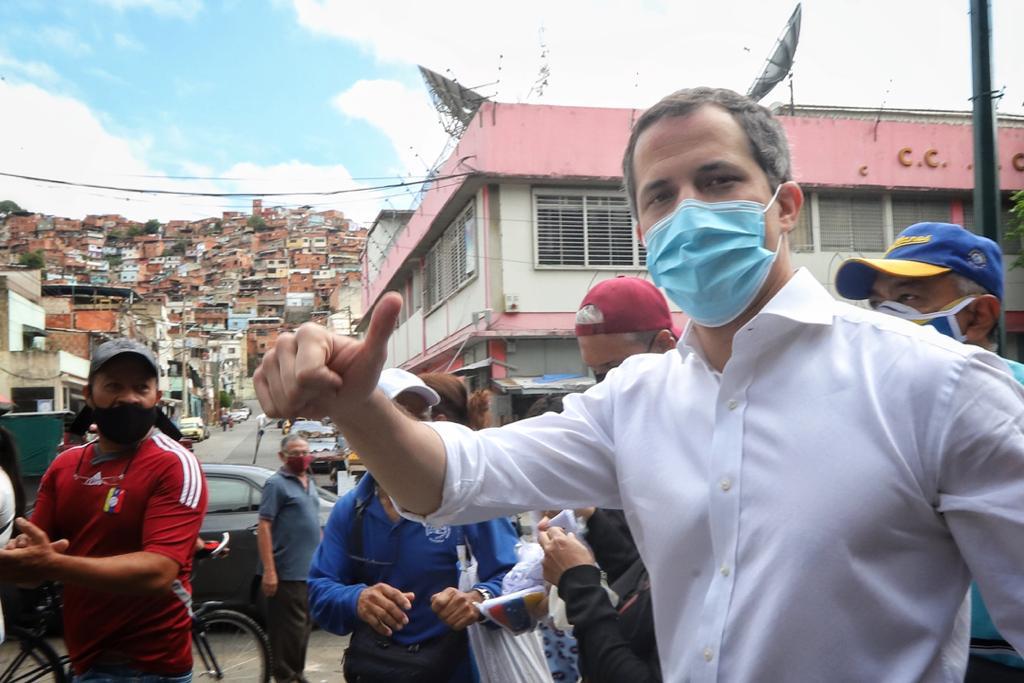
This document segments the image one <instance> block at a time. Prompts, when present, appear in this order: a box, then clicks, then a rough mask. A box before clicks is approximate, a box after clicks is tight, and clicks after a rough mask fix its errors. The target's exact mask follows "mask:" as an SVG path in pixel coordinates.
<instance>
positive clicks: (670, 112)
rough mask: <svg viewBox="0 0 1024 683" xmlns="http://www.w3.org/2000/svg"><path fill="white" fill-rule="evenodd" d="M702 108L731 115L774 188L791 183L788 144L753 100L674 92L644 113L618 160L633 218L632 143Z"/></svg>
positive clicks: (717, 92) (705, 91) (713, 91)
mask: <svg viewBox="0 0 1024 683" xmlns="http://www.w3.org/2000/svg"><path fill="white" fill-rule="evenodd" d="M704 105H714V106H717V107H720V108H722V109H724V110H725V111H727V112H729V113H730V114H732V116H733V118H734V119H736V123H738V124H740V127H741V128H743V131H744V132H745V133H746V134H747V139H748V140H749V141H750V151H751V152H752V153H753V155H754V159H755V160H756V161H757V164H758V166H760V167H761V169H762V170H763V171H764V172H765V175H767V176H768V182H769V183H770V184H771V185H772V188H773V189H774V188H775V186H776V185H779V184H780V183H784V182H786V181H788V180H792V179H793V171H792V166H791V163H790V158H789V144H788V143H787V142H786V134H785V132H784V131H783V130H782V126H781V125H779V122H778V121H777V120H775V118H774V117H773V116H772V113H771V112H770V111H768V109H766V108H765V107H762V106H761V105H759V104H758V103H757V102H755V101H754V100H752V99H750V98H749V97H746V96H745V95H740V94H739V93H736V92H733V91H732V90H726V89H724V88H687V89H684V90H677V91H676V92H674V93H672V94H671V95H669V96H667V97H665V98H663V99H662V100H661V101H660V102H658V103H657V104H655V105H654V106H653V107H651V108H650V109H648V110H647V111H645V112H644V113H643V114H642V115H641V116H640V118H639V119H637V122H636V124H635V125H634V126H633V132H632V133H631V134H630V136H629V144H627V145H626V153H625V155H624V156H623V158H622V177H623V179H624V181H625V185H626V198H627V200H628V201H629V210H630V211H631V212H632V213H633V218H636V217H637V197H636V191H637V187H636V178H635V176H634V174H635V170H636V169H634V168H633V162H634V159H633V157H634V154H635V153H636V141H637V138H639V137H640V134H641V133H643V132H644V131H645V130H647V129H648V128H650V127H651V126H653V125H654V124H655V123H657V122H658V121H660V120H661V119H666V118H673V117H678V116H688V115H690V114H692V113H693V112H695V111H696V110H697V109H699V108H700V107H703V106H704Z"/></svg>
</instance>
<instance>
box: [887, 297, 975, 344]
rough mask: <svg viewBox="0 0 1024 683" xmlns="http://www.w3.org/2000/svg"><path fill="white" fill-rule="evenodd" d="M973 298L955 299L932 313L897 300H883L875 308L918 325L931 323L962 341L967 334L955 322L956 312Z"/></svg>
mask: <svg viewBox="0 0 1024 683" xmlns="http://www.w3.org/2000/svg"><path fill="white" fill-rule="evenodd" d="M974 298H975V297H973V296H966V297H964V298H962V299H957V300H956V301H954V302H953V303H951V304H950V305H949V306H946V307H945V308H943V309H942V310H941V311H935V312H934V313H922V312H921V311H919V310H917V309H916V308H913V307H911V306H907V305H906V304H901V303H900V302H898V301H883V302H882V303H880V304H878V305H877V306H875V310H876V311H878V312H879V313H885V314H887V315H894V316H896V317H897V318H903V319H904V320H909V321H911V322H914V323H917V324H918V325H931V326H932V327H934V328H935V329H936V330H938V331H939V332H941V333H942V334H944V335H946V336H947V337H952V338H953V339H956V340H957V341H958V342H964V341H967V335H965V334H964V333H963V332H961V331H960V323H959V322H957V319H956V314H957V313H959V312H960V311H962V310H964V309H965V308H967V307H968V306H970V305H971V302H973V301H974Z"/></svg>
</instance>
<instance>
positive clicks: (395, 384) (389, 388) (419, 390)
mask: <svg viewBox="0 0 1024 683" xmlns="http://www.w3.org/2000/svg"><path fill="white" fill-rule="evenodd" d="M377 388H378V389H380V390H381V391H383V392H384V395H385V396H387V397H388V398H389V399H392V400H394V398H395V397H396V396H398V395H399V394H402V393H405V392H406V391H410V392H412V393H414V394H416V395H417V396H419V397H420V398H422V399H423V400H424V401H426V402H427V405H428V406H436V405H437V404H438V403H440V402H441V397H440V396H438V395H437V392H436V391H434V390H433V389H431V388H430V387H428V386H427V385H426V384H424V383H423V380H421V379H420V378H419V377H417V376H416V375H414V374H412V373H411V372H407V371H405V370H402V369H401V368H388V369H387V370H384V371H382V372H381V373H380V380H378V381H377Z"/></svg>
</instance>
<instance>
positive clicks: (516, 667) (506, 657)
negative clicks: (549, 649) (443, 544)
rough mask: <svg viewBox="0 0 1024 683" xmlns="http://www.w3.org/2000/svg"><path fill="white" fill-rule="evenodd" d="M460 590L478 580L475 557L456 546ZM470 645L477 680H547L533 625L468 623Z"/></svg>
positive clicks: (531, 682)
mask: <svg viewBox="0 0 1024 683" xmlns="http://www.w3.org/2000/svg"><path fill="white" fill-rule="evenodd" d="M459 567H460V569H461V572H460V573H459V590H461V591H470V590H472V589H473V586H475V585H476V584H477V583H478V579H477V564H476V559H475V558H473V559H470V558H469V557H468V553H467V552H466V548H465V546H463V545H460V546H459ZM468 632H469V647H470V651H471V652H472V653H473V658H474V659H475V660H476V666H477V670H478V671H479V673H480V683H549V682H550V681H551V673H550V671H548V665H547V660H546V659H545V658H544V646H543V645H542V643H541V639H540V634H539V633H538V632H537V631H536V629H534V630H532V631H528V632H526V633H522V634H520V635H512V634H511V633H509V632H508V631H506V630H504V629H501V628H488V627H486V626H483V625H482V624H473V625H472V626H470V627H469V631H468Z"/></svg>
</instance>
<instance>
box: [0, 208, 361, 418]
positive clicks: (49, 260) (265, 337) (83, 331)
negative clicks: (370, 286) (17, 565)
mask: <svg viewBox="0 0 1024 683" xmlns="http://www.w3.org/2000/svg"><path fill="white" fill-rule="evenodd" d="M365 238H366V231H365V230H364V229H362V228H360V227H359V226H357V225H356V224H354V223H353V222H352V221H350V220H349V219H347V218H346V217H345V216H344V214H343V213H341V212H340V211H333V210H332V211H314V210H313V209H312V208H311V207H299V208H280V207H273V208H264V207H263V205H262V202H261V201H260V200H259V199H256V200H253V203H252V211H251V213H243V212H225V213H224V214H223V215H221V216H220V217H216V218H205V219H201V220H195V221H184V220H172V221H169V222H167V223H163V224H161V223H159V222H158V221H149V222H147V223H139V222H136V221H131V220H128V219H126V218H124V217H122V216H119V215H104V216H86V217H85V218H83V219H72V218H62V217H55V216H46V215H41V214H35V213H29V212H25V211H20V210H12V211H9V212H7V213H0V263H8V264H10V265H8V266H6V267H0V309H2V310H0V370H2V371H0V396H3V397H6V398H8V399H9V400H10V401H11V402H12V403H13V404H14V405H15V409H16V410H18V411H50V410H56V411H77V410H78V409H79V408H80V407H81V406H82V405H83V402H84V398H83V396H82V388H83V387H84V385H85V382H86V378H87V375H88V369H89V358H90V357H91V355H92V351H93V349H95V347H96V346H97V345H99V344H101V343H103V342H104V341H106V340H107V339H110V338H112V337H116V336H132V337H134V338H136V339H140V340H142V341H144V342H145V343H147V344H148V345H149V346H150V348H152V350H153V352H154V354H155V355H156V357H157V358H158V361H159V364H160V367H161V376H160V388H161V389H162V391H163V395H164V406H163V407H164V410H165V411H167V412H168V414H170V415H171V416H172V417H174V418H180V417H182V416H188V415H190V416H200V417H204V418H205V419H207V420H216V419H217V416H218V414H219V410H220V407H221V405H222V404H223V403H224V402H234V401H238V400H241V399H244V398H252V397H253V392H252V385H251V376H252V373H253V371H254V370H255V368H256V366H257V365H258V364H259V362H260V361H261V360H262V357H263V354H264V353H266V351H267V349H269V348H272V347H273V343H274V340H276V338H277V336H278V335H279V334H280V333H281V331H282V330H284V329H291V328H294V327H296V326H298V325H299V324H301V323H302V322H305V321H308V320H313V321H319V322H321V323H323V324H326V325H331V326H332V327H333V328H334V329H336V330H338V331H339V332H345V333H349V332H350V331H352V330H354V329H355V325H356V324H357V323H358V321H359V319H360V318H361V311H362V308H361V304H362V295H361V282H360V275H361V263H360V255H361V253H362V251H363V249H364V245H365Z"/></svg>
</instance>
